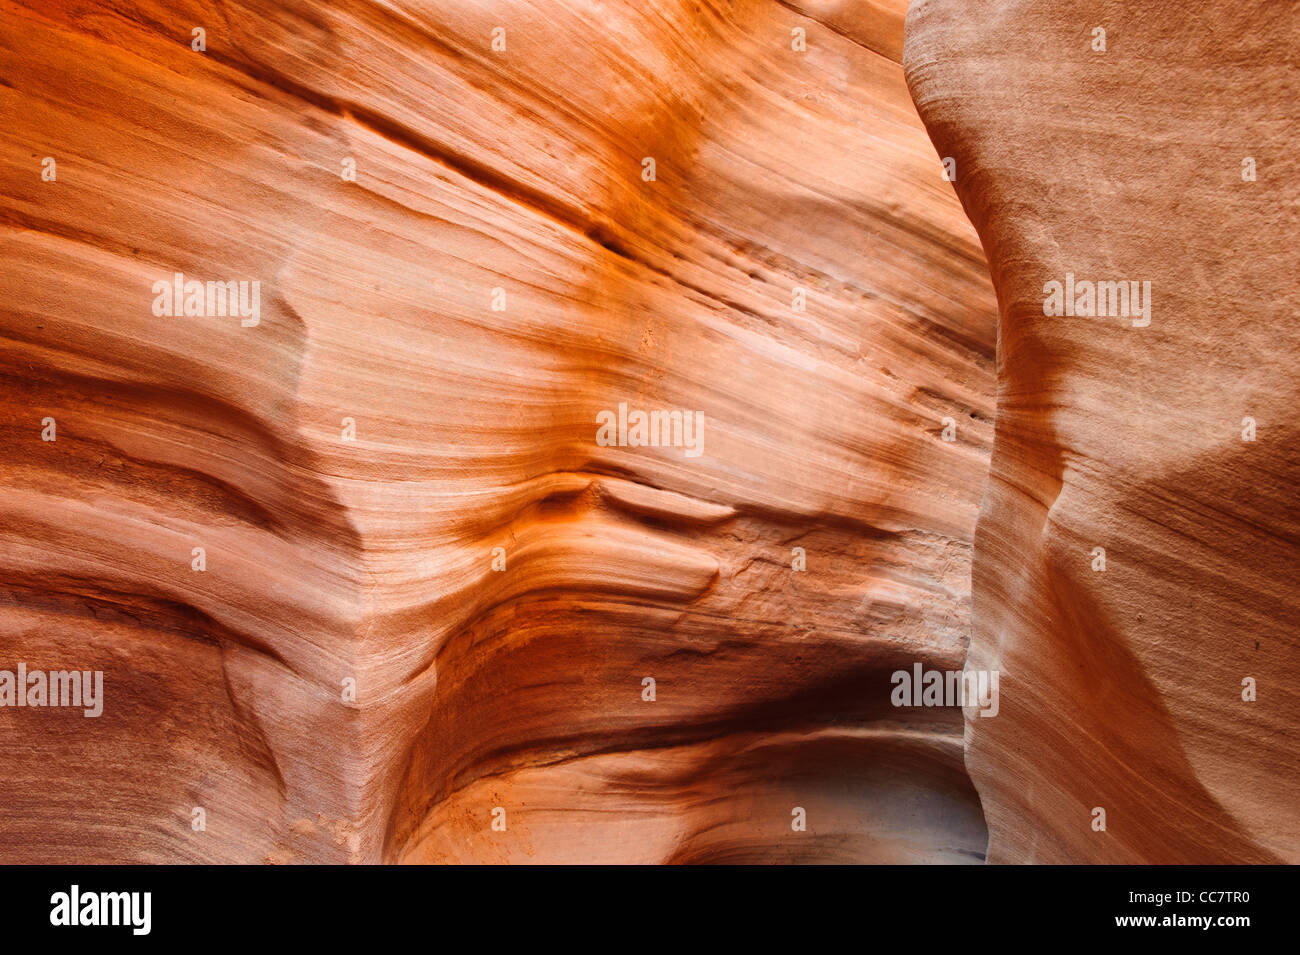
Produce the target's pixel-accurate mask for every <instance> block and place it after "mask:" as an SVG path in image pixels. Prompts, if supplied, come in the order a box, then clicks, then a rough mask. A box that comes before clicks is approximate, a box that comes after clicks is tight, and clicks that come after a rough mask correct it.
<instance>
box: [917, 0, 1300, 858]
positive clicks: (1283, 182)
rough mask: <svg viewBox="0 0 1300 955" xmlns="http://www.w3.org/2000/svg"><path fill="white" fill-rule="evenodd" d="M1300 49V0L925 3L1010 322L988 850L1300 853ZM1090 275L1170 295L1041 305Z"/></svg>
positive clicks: (984, 789) (972, 210) (966, 184)
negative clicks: (1126, 309) (1075, 306)
mask: <svg viewBox="0 0 1300 955" xmlns="http://www.w3.org/2000/svg"><path fill="white" fill-rule="evenodd" d="M1099 30H1100V31H1102V33H1098V32H1097V31H1099ZM1103 34H1104V36H1103ZM1099 41H1100V42H1099ZM1298 41H1300V5H1297V4H1296V3H1294V2H1263V0H1260V2H1247V3H1233V4H1228V3H1210V4H1197V5H1188V4H1183V3H1176V2H1172V0H1154V2H1149V3H1142V4H1117V3H1105V2H1098V0H1071V2H1065V3H1054V4H1041V3H1033V2H1029V0H975V2H965V0H963V2H956V0H919V2H917V3H916V4H914V6H913V7H912V10H911V12H910V14H909V19H908V34H907V54H906V57H905V66H906V71H907V77H908V81H909V84H910V87H911V90H912V95H913V97H914V99H915V101H916V104H917V107H918V109H919V111H920V114H921V116H922V118H923V119H924V121H925V123H926V126H927V128H928V129H929V131H930V134H931V136H932V137H933V139H934V141H935V144H936V146H937V147H938V150H939V152H940V155H941V156H945V157H952V158H953V159H955V161H956V171H957V176H956V182H955V186H956V189H957V192H958V193H959V195H960V196H961V199H962V203H963V205H964V206H965V208H966V211H967V213H968V215H969V216H970V218H971V221H972V222H973V223H974V224H975V227H976V229H977V230H978V231H979V234H980V237H981V240H982V242H983V246H984V250H985V252H986V254H987V256H988V260H989V268H990V270H991V273H992V277H993V282H994V286H995V287H996V289H997V294H998V301H999V307H1000V316H1001V317H1000V327H999V344H998V352H999V357H998V365H999V368H998V396H997V428H996V432H997V433H996V441H995V448H994V453H993V459H992V473H991V477H990V483H989V491H988V495H987V497H986V498H985V500H984V504H983V507H982V511H981V515H980V523H979V532H978V535H977V538H976V550H975V558H974V566H973V569H972V575H973V588H974V595H975V598H974V619H973V631H972V643H971V651H970V660H969V664H968V665H969V666H970V667H972V668H986V669H996V670H998V671H1000V673H1001V711H1000V714H999V716H998V717H997V718H996V719H987V720H986V719H982V718H979V717H974V718H970V719H968V723H967V730H966V742H967V754H966V761H967V766H968V768H969V770H970V773H971V777H972V779H973V780H974V782H975V784H976V786H977V788H978V789H979V791H980V795H981V798H982V801H983V806H984V811H985V816H986V818H987V820H988V826H989V852H988V859H989V861H990V862H1113V863H1179V862H1198V863H1214V862H1223V863H1243V862H1277V861H1288V862H1296V861H1298V860H1300V801H1297V800H1296V798H1295V792H1296V786H1297V783H1298V782H1300V756H1298V754H1297V745H1296V726H1297V718H1298V717H1300V708H1298V706H1297V704H1298V703H1300V695H1298V694H1300V689H1298V688H1297V685H1296V681H1295V675H1296V673H1297V672H1300V648H1298V645H1297V639H1296V635H1297V632H1298V629H1297V628H1298V625H1300V597H1298V596H1297V590H1296V586H1295V581H1296V579H1297V574H1298V573H1300V508H1297V491H1296V488H1297V478H1298V477H1300V445H1298V444H1297V437H1298V435H1297V432H1296V425H1295V415H1294V409H1295V407H1296V398H1297V377H1296V375H1295V364H1296V361H1297V359H1298V358H1300V332H1298V331H1297V329H1296V325H1295V316H1296V313H1297V310H1298V308H1300V291H1298V290H1297V285H1296V282H1295V276H1296V274H1297V264H1298V262H1297V254H1296V250H1295V245H1294V241H1293V240H1294V236H1295V233H1296V225H1297V219H1296V210H1297V208H1298V207H1300V186H1298V185H1297V183H1298V182H1300V178H1298V176H1297V174H1298V173H1300V168H1297V159H1296V156H1295V153H1294V150H1293V149H1292V148H1291V140H1290V132H1291V131H1292V130H1293V128H1294V125H1295V90H1296V82H1297V67H1298V65H1300V60H1298V59H1297V49H1300V42H1298ZM1067 276H1069V277H1070V278H1069V279H1067ZM1075 280H1077V281H1078V282H1089V283H1092V282H1130V281H1133V282H1138V283H1147V282H1149V283H1150V286H1149V289H1150V295H1149V298H1148V299H1147V300H1146V301H1147V303H1148V304H1149V306H1150V309H1149V314H1137V315H1122V314H1106V315H1104V316H1100V317H1089V316H1087V315H1084V314H1073V315H1063V314H1052V315H1048V314H1046V312H1047V311H1056V308H1055V305H1054V304H1051V303H1049V302H1048V301H1047V300H1048V299H1050V298H1051V297H1052V295H1053V294H1054V292H1055V291H1056V290H1055V289H1051V288H1049V287H1048V286H1049V283H1052V282H1059V283H1062V285H1064V284H1066V283H1067V281H1068V282H1074V281H1075ZM1139 287H1141V286H1139ZM1080 289H1081V286H1080V287H1076V292H1077V294H1078V295H1079V296H1080V297H1079V298H1078V299H1077V301H1080V302H1082V303H1083V304H1084V305H1085V308H1084V309H1083V311H1086V310H1087V309H1086V304H1087V303H1086V295H1085V293H1083V292H1082V291H1081V290H1080ZM1107 298H1108V300H1109V294H1108V295H1107ZM1121 304H1122V302H1121ZM1130 304H1131V303H1130ZM1074 311H1076V312H1077V311H1078V310H1074ZM1098 549H1101V551H1104V555H1103V554H1102V553H1101V551H1099V550H1098ZM1103 557H1104V564H1103V561H1102V558H1103ZM1103 566H1104V569H1103ZM1246 681H1253V683H1254V685H1255V687H1256V693H1257V697H1256V698H1255V699H1254V700H1253V702H1251V701H1247V700H1246V699H1244V698H1243V696H1244V695H1245V696H1248V695H1250V694H1249V692H1248V690H1249V688H1248V687H1243V683H1244V682H1246ZM1098 809H1102V810H1104V812H1105V829H1104V831H1102V830H1101V829H1100V827H1099V826H1097V827H1094V819H1096V820H1100V819H1101V817H1100V816H1099V815H1097V814H1096V810H1098Z"/></svg>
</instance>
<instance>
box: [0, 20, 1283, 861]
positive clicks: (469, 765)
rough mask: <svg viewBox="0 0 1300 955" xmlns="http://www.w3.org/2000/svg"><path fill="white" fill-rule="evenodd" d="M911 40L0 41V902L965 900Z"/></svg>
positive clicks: (952, 426)
mask: <svg viewBox="0 0 1300 955" xmlns="http://www.w3.org/2000/svg"><path fill="white" fill-rule="evenodd" d="M904 12H905V4H904V3H902V2H870V3H861V4H851V3H847V2H846V3H842V4H837V3H832V2H814V0H807V2H803V3H798V2H791V3H776V2H771V0H746V2H721V0H712V2H663V3H658V2H657V3H641V2H630V0H629V2H604V3H599V4H593V3H586V2H577V0H565V2H539V0H529V2H506V0H493V2H484V3H473V4H471V3H462V2H450V0H445V2H420V3H416V2H401V0H398V2H378V0H367V2H362V0H339V2H330V3H323V2H311V3H308V2H294V0H281V2H274V3H260V2H259V3H251V2H250V3H241V2H223V3H220V4H217V3H210V2H190V0H166V2H162V0H158V2H147V0H141V2H131V0H115V2H113V3H111V4H109V3H96V2H90V3H81V2H78V3H72V2H66V0H59V2H52V0H42V2H39V3H37V2H32V3H30V4H24V3H12V2H0V112H2V114H3V117H4V120H5V121H4V124H3V127H0V188H3V201H2V202H0V247H2V248H3V252H4V254H3V258H2V259H0V334H3V338H4V346H3V348H2V349H0V401H3V409H2V411H3V413H2V414H0V428H3V431H4V434H3V437H4V447H5V453H4V456H3V458H2V459H0V460H2V467H3V484H4V486H3V493H0V509H2V511H3V513H2V514H0V538H2V540H0V597H2V601H3V602H2V603H0V669H3V670H8V671H13V672H15V673H16V672H17V669H18V667H19V665H20V664H21V665H23V666H24V667H25V668H26V669H27V670H28V671H58V670H73V669H76V670H78V671H86V672H88V673H90V672H93V671H101V672H102V674H103V700H102V705H103V712H102V715H100V716H97V717H87V716H85V715H83V711H82V710H81V709H80V708H77V707H74V706H48V705H47V706H41V705H39V700H37V702H36V703H35V704H34V705H31V706H24V707H23V708H18V707H16V706H12V707H11V706H5V707H4V708H2V709H0V751H3V752H4V754H5V769H4V772H3V773H0V847H3V848H2V849H0V860H3V861H5V862H51V861H53V862H71V861H89V862H163V861H168V862H171V861H175V862H441V861H483V862H505V861H510V862H562V861H580V860H582V861H598V862H614V861H617V862H652V861H653V862H668V861H671V862H706V861H729V862H738V861H837V862H838V861H873V862H917V861H927V862H935V861H942V862H978V861H980V860H982V859H983V857H984V852H985V846H986V842H987V833H986V830H985V824H984V819H983V814H982V812H981V809H980V805H979V799H978V797H977V795H976V792H975V789H974V787H973V786H972V785H971V782H970V780H969V778H968V777H967V774H966V770H965V767H964V763H963V742H962V732H963V730H962V726H963V724H962V715H961V711H960V710H959V709H955V708H951V707H946V708H945V707H930V708H925V707H922V708H895V707H894V706H892V705H891V701H890V693H891V690H892V685H891V680H890V675H891V673H893V671H895V670H898V669H910V668H911V667H912V666H913V665H914V664H917V663H919V664H922V665H923V666H924V667H926V668H930V669H938V670H960V669H961V667H962V664H963V660H964V658H965V652H966V642H967V636H968V632H969V617H970V593H969V579H970V555H971V546H972V538H973V532H974V526H975V518H976V512H977V508H978V502H979V498H980V496H981V495H982V493H983V488H984V485H985V482H986V477H987V472H988V461H989V456H990V453H991V451H992V445H993V428H992V416H993V394H994V380H993V374H994V369H993V358H994V338H995V328H996V302H995V297H994V292H993V288H992V286H991V285H990V284H989V280H988V272H987V267H986V265H985V263H984V259H983V256H982V254H981V252H980V249H979V242H978V238H977V236H976V234H975V232H974V230H973V229H972V228H971V226H970V224H969V222H968V221H967V219H966V218H965V216H964V215H963V213H962V210H961V208H960V204H959V202H958V200H957V198H956V197H955V195H954V194H953V192H952V190H951V186H950V184H949V183H947V182H946V181H944V179H943V176H942V169H941V166H940V164H939V161H938V157H937V156H936V155H935V151H934V147H933V146H932V145H931V143H930V140H929V139H928V137H927V136H926V133H925V131H924V129H923V127H922V125H921V122H920V119H919V118H918V117H917V115H916V113H915V110H914V108H913V106H912V103H911V100H910V98H909V94H908V90H907V86H906V83H905V81H904V78H903V71H902V67H901V65H900V60H901V56H902V53H901V48H902V42H901V41H902V29H903V17H904ZM196 28H198V29H202V30H203V33H202V34H200V35H199V36H198V38H196V36H195V32H194V31H195V30H196ZM497 28H501V29H500V30H499V31H498V30H497ZM494 40H495V41H498V42H497V43H496V48H494ZM200 41H201V42H200ZM199 46H201V47H202V49H196V48H195V47H199ZM501 47H503V48H501ZM647 159H650V160H653V172H654V175H653V177H651V175H650V166H649V164H647V163H646V162H645V160H647ZM1264 195H1266V194H1265V193H1264V192H1262V191H1260V192H1258V193H1257V196H1258V197H1260V199H1261V200H1262V197H1263V196H1264ZM1205 237H1206V238H1208V235H1207V236H1205ZM1273 254H1274V256H1276V253H1273ZM178 273H179V274H180V275H181V278H180V279H179V282H180V283H181V294H179V295H174V294H173V291H172V289H173V288H174V287H175V283H176V282H177V281H178V280H177V279H176V278H175V277H176V275H177V274H178ZM188 282H198V283H214V284H213V285H212V286H206V285H204V286H198V287H197V288H199V291H200V292H201V293H202V294H197V293H192V292H191V290H190V288H188V287H187V286H186V284H185V283H188ZM254 282H256V283H257V285H256V286H254V285H253V284H252V283H254ZM215 283H223V284H222V285H221V287H220V289H219V290H218V289H217V288H216V285H215ZM224 283H236V284H235V285H233V286H229V287H228V286H226V285H225V284H224ZM238 283H246V284H245V285H244V286H243V293H244V294H243V298H242V299H241V302H242V304H243V307H244V310H243V311H242V312H239V311H233V310H232V309H229V308H223V307H222V304H223V301H222V300H223V299H224V297H225V296H226V295H227V294H228V293H229V294H231V295H233V296H234V297H236V298H238V297H239V292H240V286H239V285H238ZM218 291H219V292H220V296H221V297H220V298H219V297H218V295H217V293H218ZM254 293H255V294H256V298H254V297H253V296H254ZM1220 317H1222V316H1220ZM1234 324H1235V323H1234ZM1159 328H1160V326H1159V325H1158V324H1154V323H1153V329H1152V331H1153V332H1155V333H1157V334H1158V333H1159ZM1182 367H1184V368H1185V369H1186V370H1187V372H1188V374H1189V375H1190V374H1192V373H1193V370H1194V369H1193V367H1192V365H1190V364H1186V365H1184V366H1182ZM1249 380H1253V379H1248V377H1242V378H1240V379H1239V380H1238V385H1239V386H1240V387H1242V388H1244V387H1246V385H1247V384H1248V381H1249ZM1256 383H1257V384H1259V382H1256ZM620 406H623V413H624V415H625V416H626V417H627V418H628V419H629V422H630V423H629V427H628V433H627V435H626V436H627V439H628V440H627V441H625V442H623V443H620V442H619V441H618V438H619V437H620V434H619V429H618V427H617V425H615V427H614V428H612V429H606V431H605V433H603V434H602V433H600V432H599V431H598V422H599V421H602V420H606V421H607V420H608V419H609V418H610V417H612V418H614V419H615V421H616V422H617V419H618V417H619V415H620ZM649 411H677V412H682V413H683V418H682V420H683V421H684V422H685V423H694V424H695V425H696V427H695V428H694V429H693V430H692V433H691V436H690V437H691V440H692V441H693V442H694V444H688V443H687V439H686V438H685V436H683V439H682V441H681V442H676V441H675V437H676V436H675V435H673V436H672V437H673V438H674V440H670V441H669V442H668V444H667V445H666V446H665V445H661V446H654V445H649V446H635V445H637V444H638V443H639V442H638V441H637V440H636V439H637V437H638V436H639V432H638V431H637V426H636V419H637V412H649ZM1225 413H1226V412H1225ZM1233 413H1234V414H1235V413H1236V411H1235V409H1234V411H1233ZM1260 413H1261V414H1263V413H1264V412H1262V411H1261V412H1260ZM945 419H949V420H947V421H945ZM1262 420H1267V422H1268V424H1267V425H1265V427H1275V428H1281V427H1284V426H1285V424H1284V422H1283V421H1282V420H1281V419H1262ZM701 422H702V424H701ZM670 431H671V427H670ZM1264 433H1268V432H1267V431H1265V432H1264ZM609 439H612V441H611V440H609ZM948 439H952V440H948ZM1223 447H1225V448H1226V447H1227V446H1226V445H1224V446H1223ZM1263 449H1264V443H1263V442H1261V444H1260V445H1257V446H1255V447H1254V448H1252V449H1251V451H1252V452H1253V453H1254V454H1256V455H1257V456H1260V460H1259V461H1258V463H1257V464H1256V465H1255V466H1256V467H1257V468H1263V469H1264V470H1265V471H1267V473H1269V474H1271V475H1273V476H1275V477H1277V476H1278V474H1279V472H1277V470H1276V468H1277V463H1276V459H1273V460H1272V461H1271V463H1270V462H1269V461H1263V460H1262V455H1261V452H1262V451H1263ZM1229 450H1233V449H1229ZM696 452H698V453H696ZM1227 457H1230V455H1228V454H1226V453H1224V455H1223V457H1213V456H1211V458H1210V459H1209V460H1198V461H1196V462H1193V461H1192V460H1191V459H1190V458H1180V459H1179V460H1180V464H1181V465H1182V467H1183V473H1188V472H1189V471H1190V472H1192V473H1193V478H1192V479H1191V480H1193V481H1196V480H1198V479H1199V477H1201V476H1203V475H1204V474H1205V467H1206V466H1207V465H1210V464H1214V463H1215V462H1217V465H1216V466H1219V467H1228V466H1229V464H1228V463H1226V461H1225V458H1227ZM1256 473H1259V472H1258V471H1257V472H1256ZM1150 479H1151V480H1159V479H1161V475H1151V477H1150ZM1208 503H1209V502H1207V506H1208ZM1260 506H1261V507H1262V504H1261V505H1260ZM1111 540H1112V541H1113V540H1114V538H1113V537H1112V539H1111ZM1260 540H1263V541H1266V542H1267V541H1271V540H1272V539H1271V538H1266V537H1261V538H1260ZM1108 543H1109V541H1108ZM1243 544H1245V541H1243ZM1111 546H1115V545H1114V544H1113V543H1112V544H1111ZM1262 546H1263V545H1261V544H1260V543H1259V541H1254V540H1252V542H1251V544H1250V548H1249V550H1248V551H1246V552H1245V558H1244V559H1247V560H1263V559H1264V558H1265V557H1266V556H1267V555H1266V553H1265V552H1264V551H1263V550H1262V549H1261V548H1262ZM1274 546H1275V545H1274ZM1252 555H1253V556H1252ZM1125 559H1126V558H1125V557H1124V556H1122V549H1121V553H1119V554H1117V555H1116V557H1115V564H1116V565H1117V566H1122V565H1123V563H1124V561H1125ZM1129 559H1130V560H1131V559H1132V558H1131V557H1130V558H1129ZM1261 586H1262V583H1261ZM1201 592H1202V593H1204V591H1201ZM1252 595H1253V592H1249V591H1248V592H1245V593H1242V594H1241V597H1242V599H1243V601H1247V602H1248V598H1250V597H1251V596H1252ZM1242 612H1243V613H1251V612H1252V611H1250V610H1249V607H1248V606H1246V605H1243V607H1242ZM1253 612H1254V613H1255V614H1257V615H1261V616H1262V615H1263V611H1261V610H1258V609H1257V610H1255V611H1253ZM1267 626H1268V624H1267V621H1265V620H1263V619H1261V620H1260V621H1259V622H1258V625H1257V626H1256V625H1255V624H1252V628H1253V629H1258V630H1259V631H1260V632H1261V633H1263V631H1264V628H1265V627H1267ZM1269 632H1271V631H1269ZM1097 639H1100V637H1097ZM1252 652H1253V651H1252ZM1280 652H1281V651H1280V650H1279V649H1278V647H1277V645H1276V641H1271V642H1270V643H1269V644H1267V645H1266V649H1264V650H1261V651H1260V653H1261V655H1262V654H1265V653H1268V654H1277V653H1280ZM1248 658H1249V657H1248ZM1234 674H1235V671H1234ZM1260 675H1261V676H1262V675H1263V669H1262V668H1261V669H1260ZM1152 676H1153V674H1152V673H1151V672H1150V671H1148V672H1147V679H1150V678H1151V677H1152ZM648 679H651V680H653V681H654V683H653V685H650V684H648V683H647V682H646V681H647V680H648ZM1135 679H1136V677H1135ZM1228 689H1229V690H1230V689H1231V687H1229V688H1228ZM2 690H3V686H2V685H0V691H2ZM1198 692H1203V688H1202V689H1201V690H1198ZM1269 692H1272V693H1277V692H1279V689H1278V688H1272V689H1271V690H1270V691H1269ZM47 702H48V701H47ZM1276 706H1277V703H1276V702H1273V703H1261V704H1260V715H1261V717H1262V716H1263V715H1264V714H1265V713H1266V712H1274V711H1273V710H1266V709H1265V707H1276ZM1022 712H1023V710H1022ZM1013 718H1015V717H1013ZM990 722H997V721H996V720H995V721H990ZM1255 730H1256V728H1252V729H1250V730H1249V732H1251V733H1253V732H1255ZM1171 732H1172V730H1171ZM1243 732H1246V731H1245V730H1243ZM1240 744H1241V745H1243V746H1247V745H1258V744H1257V743H1255V742H1252V741H1251V740H1250V739H1243V740H1241V741H1240ZM985 752H987V750H985ZM984 758H985V759H987V757H984ZM979 765H980V766H981V767H984V766H986V765H988V764H987V762H983V763H980V764H979ZM800 810H802V812H803V814H804V817H805V818H806V828H805V829H802V830H801V829H800V828H799V827H798V825H797V822H798V819H799V811H800ZM997 818H998V820H999V822H1000V823H1001V820H1003V819H1004V818H1005V817H1004V816H1001V815H1000V816H998V817H997ZM1233 818H1234V819H1236V820H1238V821H1243V820H1246V819H1247V818H1248V817H1247V815H1246V814H1245V813H1243V812H1234V814H1233Z"/></svg>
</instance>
